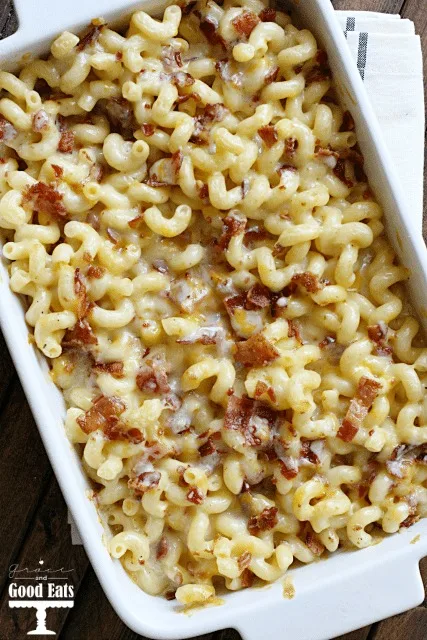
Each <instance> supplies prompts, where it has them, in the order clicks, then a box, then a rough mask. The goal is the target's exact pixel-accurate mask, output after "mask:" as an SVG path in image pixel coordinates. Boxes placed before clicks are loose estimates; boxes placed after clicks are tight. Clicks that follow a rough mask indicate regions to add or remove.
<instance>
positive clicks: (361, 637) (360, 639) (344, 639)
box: [336, 625, 372, 640]
mask: <svg viewBox="0 0 427 640" xmlns="http://www.w3.org/2000/svg"><path fill="white" fill-rule="evenodd" d="M371 628H372V625H369V626H368V627H363V629H357V631H351V632H350V633H346V634H345V635H343V636H339V638H336V640H366V638H367V637H368V635H369V632H370V630H371Z"/></svg>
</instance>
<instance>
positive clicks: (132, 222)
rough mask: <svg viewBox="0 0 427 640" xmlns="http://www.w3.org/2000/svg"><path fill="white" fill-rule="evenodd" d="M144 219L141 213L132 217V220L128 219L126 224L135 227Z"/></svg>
mask: <svg viewBox="0 0 427 640" xmlns="http://www.w3.org/2000/svg"><path fill="white" fill-rule="evenodd" d="M143 220H144V216H143V215H142V214H141V215H139V216H136V218H132V220H129V222H128V226H129V227H130V228H131V229H136V228H137V227H139V224H140V223H141V222H142V221H143Z"/></svg>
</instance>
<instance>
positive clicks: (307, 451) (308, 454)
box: [300, 440, 320, 465]
mask: <svg viewBox="0 0 427 640" xmlns="http://www.w3.org/2000/svg"><path fill="white" fill-rule="evenodd" d="M310 447H311V440H301V450H300V457H301V458H304V460H308V462H310V463H311V464H314V465H318V464H320V460H319V457H318V456H317V454H315V453H314V451H312V450H311V448H310Z"/></svg>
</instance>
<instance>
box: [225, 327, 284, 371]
mask: <svg viewBox="0 0 427 640" xmlns="http://www.w3.org/2000/svg"><path fill="white" fill-rule="evenodd" d="M236 347H237V351H236V353H235V356H234V359H235V360H236V362H240V363H241V364H243V366H244V367H265V366H266V365H267V364H269V363H270V362H273V361H274V360H276V359H277V358H278V357H279V356H280V353H279V352H278V351H277V349H276V347H275V346H274V345H273V344H272V343H271V342H270V341H269V340H267V338H266V337H265V336H264V335H263V334H262V333H255V334H254V335H252V336H251V337H250V338H249V339H248V340H244V341H242V342H238V343H237V344H236Z"/></svg>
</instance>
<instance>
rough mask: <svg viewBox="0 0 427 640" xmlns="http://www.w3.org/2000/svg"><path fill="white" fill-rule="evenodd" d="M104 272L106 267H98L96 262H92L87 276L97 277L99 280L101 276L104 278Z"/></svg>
mask: <svg viewBox="0 0 427 640" xmlns="http://www.w3.org/2000/svg"><path fill="white" fill-rule="evenodd" d="M104 273H105V269H104V267H98V266H96V265H94V264H91V265H90V267H88V270H87V272H86V276H87V277H88V278H96V279H97V280H99V278H102V276H103V275H104Z"/></svg>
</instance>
